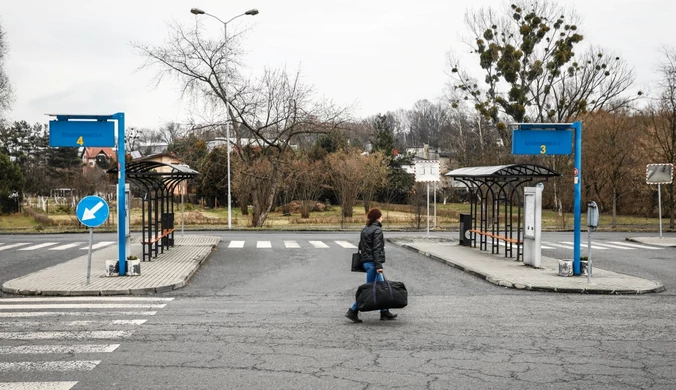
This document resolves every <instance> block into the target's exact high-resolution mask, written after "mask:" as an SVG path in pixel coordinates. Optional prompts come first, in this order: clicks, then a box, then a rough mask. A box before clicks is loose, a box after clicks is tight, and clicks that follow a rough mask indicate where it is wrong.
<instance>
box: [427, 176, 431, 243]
mask: <svg viewBox="0 0 676 390" xmlns="http://www.w3.org/2000/svg"><path fill="white" fill-rule="evenodd" d="M429 236H430V182H427V237H429Z"/></svg>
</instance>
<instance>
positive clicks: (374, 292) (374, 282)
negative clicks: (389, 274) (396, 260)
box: [373, 272, 393, 302]
mask: <svg viewBox="0 0 676 390" xmlns="http://www.w3.org/2000/svg"><path fill="white" fill-rule="evenodd" d="M381 275H383V282H385V284H387V289H388V290H389V291H390V298H393V297H392V295H393V293H392V286H391V285H390V281H389V280H387V278H386V277H385V272H381ZM377 285H378V275H377V274H376V278H375V279H374V280H373V302H376V286H377Z"/></svg>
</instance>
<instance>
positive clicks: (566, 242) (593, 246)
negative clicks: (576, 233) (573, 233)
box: [561, 241, 608, 250]
mask: <svg viewBox="0 0 676 390" xmlns="http://www.w3.org/2000/svg"><path fill="white" fill-rule="evenodd" d="M561 243H562V244H568V245H575V244H574V243H572V242H570V241H561ZM580 246H582V245H580ZM584 247H585V248H586V247H587V245H586V244H585V246H584ZM591 247H592V249H600V250H606V249H608V248H604V247H602V246H596V245H594V244H592V246H591Z"/></svg>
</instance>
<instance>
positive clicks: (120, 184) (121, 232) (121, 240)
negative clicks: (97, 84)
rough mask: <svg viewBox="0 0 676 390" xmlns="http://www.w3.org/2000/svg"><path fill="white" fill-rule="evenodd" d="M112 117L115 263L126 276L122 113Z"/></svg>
mask: <svg viewBox="0 0 676 390" xmlns="http://www.w3.org/2000/svg"><path fill="white" fill-rule="evenodd" d="M113 117H115V118H116V119H117V168H118V169H117V243H118V255H117V261H118V266H119V270H120V276H124V275H126V274H127V248H126V244H127V237H126V223H127V218H126V215H125V214H126V211H127V210H126V207H125V202H126V194H125V179H126V177H125V176H126V169H127V168H126V161H125V153H124V113H122V112H118V113H117V114H114V115H113Z"/></svg>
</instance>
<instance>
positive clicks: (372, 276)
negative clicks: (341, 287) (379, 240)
mask: <svg viewBox="0 0 676 390" xmlns="http://www.w3.org/2000/svg"><path fill="white" fill-rule="evenodd" d="M362 265H363V266H364V269H365V270H366V283H373V281H374V280H376V278H378V281H379V282H383V281H384V279H383V274H379V273H378V272H376V264H375V263H374V262H372V261H369V262H366V263H362ZM350 309H352V310H355V311H356V310H357V301H355V302H354V304H352V307H351V308H350ZM383 311H387V309H383V310H381V312H383Z"/></svg>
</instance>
